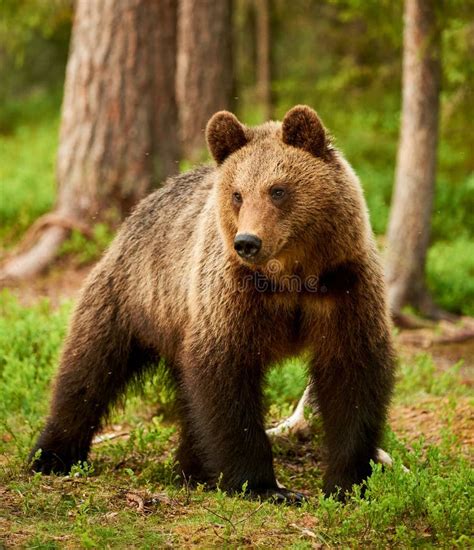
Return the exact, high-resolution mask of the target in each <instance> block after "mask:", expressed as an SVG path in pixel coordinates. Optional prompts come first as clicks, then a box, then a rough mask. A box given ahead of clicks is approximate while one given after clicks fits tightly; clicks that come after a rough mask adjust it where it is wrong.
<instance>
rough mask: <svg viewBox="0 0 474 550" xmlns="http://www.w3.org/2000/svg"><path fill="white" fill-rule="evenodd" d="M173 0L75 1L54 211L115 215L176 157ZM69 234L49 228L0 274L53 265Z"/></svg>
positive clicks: (169, 169)
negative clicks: (51, 263)
mask: <svg viewBox="0 0 474 550" xmlns="http://www.w3.org/2000/svg"><path fill="white" fill-rule="evenodd" d="M176 19H177V10H176V2H175V0H160V1H159V2H150V1H149V0H118V1H117V0H101V1H100V2H91V1H89V0H78V1H77V4H76V13H75V18H74V25H73V32H72V38H71V47H70V54H69V59H68V64H67V69H66V82H65V89H64V100H63V106H62V118H61V129H60V139H59V149H58V154H57V181H58V195H57V203H56V209H55V213H56V214H57V218H58V219H61V218H62V219H64V220H67V223H68V224H69V225H74V220H76V221H77V222H78V223H84V222H85V223H87V224H89V223H92V222H93V221H95V220H99V219H105V220H111V219H115V220H120V219H122V218H123V217H124V216H126V215H127V214H128V212H129V211H130V209H131V207H132V206H133V205H134V204H135V203H136V202H137V201H138V200H140V199H141V198H142V197H144V196H145V195H146V194H147V193H148V192H149V191H150V190H151V189H152V188H153V187H154V186H155V185H156V184H158V183H159V182H160V181H161V180H162V179H163V178H164V177H166V176H167V175H170V174H172V173H175V172H176V171H177V169H178V166H177V161H178V159H179V143H178V131H177V130H178V121H177V107H176V101H175V90H174V82H175V68H176ZM67 235H68V231H67V230H66V229H65V228H64V227H56V226H49V227H48V228H47V229H46V230H45V232H44V233H43V234H42V235H41V236H40V238H39V239H38V241H37V243H36V244H35V246H33V248H31V249H30V250H29V251H28V252H26V253H24V254H22V255H19V256H16V257H13V258H12V259H11V260H10V261H9V262H8V263H7V264H6V265H5V266H4V267H3V268H2V270H1V271H0V278H20V277H26V276H31V275H34V274H35V273H37V272H38V271H40V270H41V269H43V268H44V267H46V265H47V264H48V263H50V262H51V261H52V260H53V259H54V257H55V255H56V254H57V251H58V249H59V247H60V245H61V243H62V242H63V241H64V239H65V238H66V237H67Z"/></svg>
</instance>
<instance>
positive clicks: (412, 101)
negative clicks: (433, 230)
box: [386, 0, 441, 316]
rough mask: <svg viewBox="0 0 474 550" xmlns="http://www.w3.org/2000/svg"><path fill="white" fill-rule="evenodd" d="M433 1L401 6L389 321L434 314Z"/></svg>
mask: <svg viewBox="0 0 474 550" xmlns="http://www.w3.org/2000/svg"><path fill="white" fill-rule="evenodd" d="M438 6H439V2H438V1H437V0H406V1H405V15H404V18H405V30H404V49H403V100H402V118H401V134H400V142H399V148H398V158H397V167H396V176H395V189H394V194H393V198H392V207H391V213H390V221H389V227H388V235H387V258H386V275H387V282H388V287H389V303H390V307H391V309H392V312H393V314H394V316H397V315H398V314H399V313H400V311H401V309H402V307H403V306H404V305H407V304H411V305H413V306H415V307H416V308H418V309H419V310H420V311H421V312H422V313H425V314H428V315H433V314H435V312H436V310H435V307H434V305H433V304H432V301H431V298H430V297H429V294H428V292H427V290H426V286H425V263H426V253H427V250H428V245H429V240H430V225H431V214H432V208H433V198H434V190H435V171H436V150H437V142H438V113H439V95H440V80H441V34H440V25H439V18H438V14H437V9H438Z"/></svg>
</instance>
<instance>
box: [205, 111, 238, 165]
mask: <svg viewBox="0 0 474 550" xmlns="http://www.w3.org/2000/svg"><path fill="white" fill-rule="evenodd" d="M206 141H207V146H208V148H209V151H210V153H211V155H212V156H213V157H214V159H215V161H216V162H217V164H222V163H223V162H224V161H225V159H226V158H227V157H228V156H229V155H230V154H232V153H234V152H235V151H237V149H240V148H241V147H243V146H244V145H246V143H247V138H246V136H245V130H244V127H243V126H242V124H241V123H240V122H239V121H238V119H237V117H236V116H235V115H233V114H232V113H229V111H219V112H218V113H216V114H215V115H213V116H212V117H211V119H210V120H209V122H208V123H207V127H206Z"/></svg>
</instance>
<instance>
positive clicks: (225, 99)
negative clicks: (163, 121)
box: [176, 0, 234, 160]
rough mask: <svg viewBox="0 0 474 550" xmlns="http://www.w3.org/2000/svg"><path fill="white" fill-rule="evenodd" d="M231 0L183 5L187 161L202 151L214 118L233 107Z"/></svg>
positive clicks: (180, 80)
mask: <svg viewBox="0 0 474 550" xmlns="http://www.w3.org/2000/svg"><path fill="white" fill-rule="evenodd" d="M233 76H234V75H233V56H232V1H231V0H219V2H216V1H215V0H180V2H179V17H178V67H177V76H176V91H177V98H178V104H179V118H180V135H181V142H182V148H183V153H184V156H185V157H186V158H190V159H192V160H196V159H198V158H199V157H200V155H201V154H202V151H203V149H204V145H205V144H204V129H205V127H206V123H207V121H208V120H209V118H210V117H211V115H212V114H213V113H215V112H216V111H218V110H220V109H230V108H231V107H232V92H233Z"/></svg>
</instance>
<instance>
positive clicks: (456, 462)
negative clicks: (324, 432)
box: [0, 264, 474, 548]
mask: <svg viewBox="0 0 474 550" xmlns="http://www.w3.org/2000/svg"><path fill="white" fill-rule="evenodd" d="M89 269H90V268H80V269H77V267H76V266H74V265H67V264H66V265H62V266H61V268H60V269H56V270H53V271H51V272H50V273H49V274H48V275H47V276H45V277H42V278H38V279H37V280H35V281H34V282H30V283H25V284H23V285H21V286H16V287H13V288H10V289H6V290H4V291H3V292H2V293H0V312H1V314H2V315H1V319H0V380H1V381H0V548H2V545H3V547H5V548H17V547H24V548H78V547H80V548H156V547H178V548H188V547H203V548H213V547H232V548H234V547H236V548H247V547H248V548H250V547H252V548H253V547H262V548H268V547H270V546H275V547H285V548H337V547H341V546H345V547H347V546H348V547H364V548H365V547H373V548H387V547H393V546H400V547H413V546H416V547H427V548H429V547H434V546H442V547H466V548H468V547H472V546H473V545H474V534H473V532H472V526H473V525H474V516H473V490H474V483H473V481H474V479H473V469H472V466H473V459H474V456H473V454H472V450H473V448H474V446H473V444H474V408H473V391H472V387H473V383H474V341H473V340H472V339H471V340H466V341H460V342H455V343H452V342H451V343H442V342H443V338H444V336H446V335H447V336H452V335H453V331H454V332H455V333H456V334H461V332H462V331H463V330H464V329H465V328H466V327H471V328H472V320H470V319H467V318H466V319H464V320H463V321H462V322H461V323H460V325H459V326H457V327H453V326H452V325H438V326H436V327H433V328H427V329H420V330H411V331H407V330H404V331H397V333H396V342H397V349H398V352H399V357H400V361H399V364H400V365H399V370H398V383H397V389H396V393H395V397H394V402H393V406H392V409H391V414H390V421H389V428H387V431H386V435H385V440H384V448H385V449H386V450H387V451H388V452H389V453H390V454H391V455H392V457H393V458H394V467H393V468H391V469H386V470H385V471H382V469H381V467H380V466H376V467H375V471H374V473H373V475H372V477H371V478H370V480H369V482H368V489H367V493H366V497H365V498H364V499H362V498H361V497H360V496H359V494H358V493H357V491H356V492H355V494H354V495H353V496H352V497H351V498H350V499H349V502H348V503H347V504H346V505H342V504H340V503H338V502H336V501H334V500H333V499H324V498H322V495H321V489H320V487H321V478H322V470H323V464H322V458H323V454H322V451H321V427H320V424H319V422H318V419H317V418H316V419H313V420H312V426H313V431H312V435H311V436H309V437H307V438H296V437H289V438H286V439H282V440H279V441H276V442H274V453H275V464H276V471H277V475H278V478H279V480H280V481H281V482H282V483H284V484H285V485H286V486H288V487H290V488H292V489H295V490H301V491H302V492H304V493H305V494H306V495H308V497H309V499H308V502H307V503H305V504H304V505H303V506H302V507H301V508H293V507H286V506H277V505H274V504H271V503H268V502H263V503H260V502H257V501H249V500H246V499H244V498H243V497H241V496H227V495H226V494H225V493H224V492H222V491H219V490H218V491H206V490H205V488H204V487H198V488H197V489H196V488H193V489H190V488H189V487H182V486H180V485H179V484H177V482H176V479H175V475H174V471H173V451H174V450H175V448H176V444H177V432H176V428H175V425H174V423H173V409H172V395H171V393H172V392H171V391H170V390H169V389H168V388H167V386H166V384H163V375H162V374H160V373H158V374H157V375H155V376H154V377H153V378H151V379H149V380H147V382H146V384H145V388H144V390H143V391H142V392H140V393H139V394H136V393H130V395H129V396H128V399H127V403H126V405H124V406H122V407H120V408H117V410H116V411H115V412H114V414H113V416H112V418H111V419H110V423H109V424H108V425H107V426H105V427H104V429H103V432H102V434H103V436H104V437H103V438H102V440H101V441H97V442H96V443H95V445H94V447H93V452H92V455H91V461H90V463H89V464H82V465H79V466H75V467H74V468H73V471H72V473H71V475H70V476H66V477H60V476H49V477H45V476H41V475H39V474H37V475H33V476H31V475H28V474H27V473H25V469H24V465H25V461H26V457H27V454H28V450H29V448H30V447H31V445H32V442H33V440H34V439H35V437H36V436H37V434H38V431H39V429H40V427H41V423H42V421H43V419H44V414H45V412H46V410H47V402H48V395H49V391H50V381H51V378H52V375H53V373H54V371H55V368H56V365H57V355H58V351H59V349H60V345H61V341H62V338H63V336H64V332H65V328H66V326H67V319H68V316H69V314H70V312H71V307H72V303H73V301H74V299H75V298H76V296H77V293H78V289H79V287H80V285H81V283H82V281H83V279H84V277H85V276H86V275H87V273H88V271H89ZM45 297H46V298H45ZM160 382H161V384H160ZM304 386H305V374H304V365H303V364H302V362H301V361H299V360H295V361H291V362H289V363H288V364H285V365H283V366H280V367H278V368H276V369H275V370H274V371H272V373H271V374H270V376H269V380H268V390H267V398H268V402H269V405H270V406H269V414H268V422H269V424H274V423H275V422H277V421H278V420H279V419H281V418H282V417H284V416H285V415H287V414H289V413H290V412H291V410H292V408H293V407H294V405H295V403H296V401H297V399H298V397H299V395H300V394H301V392H302V391H303V389H304ZM403 466H406V467H408V468H409V470H410V471H409V472H406V471H405V470H404V468H403Z"/></svg>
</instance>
